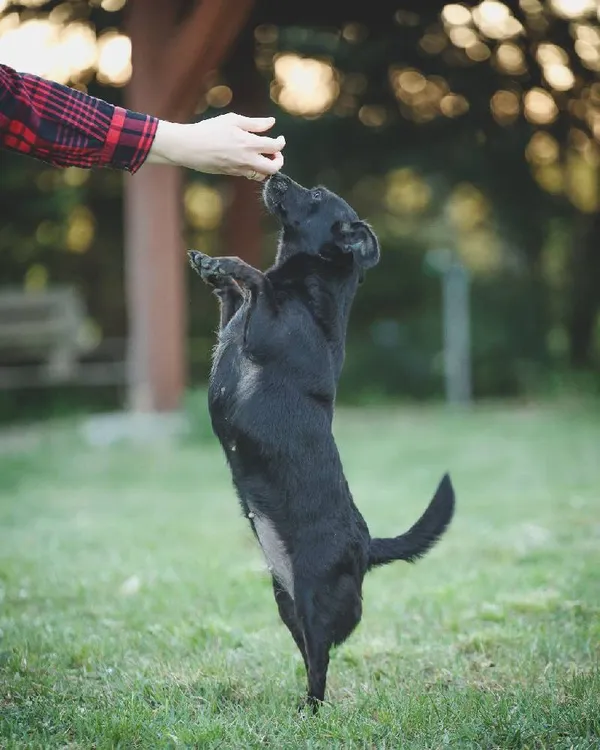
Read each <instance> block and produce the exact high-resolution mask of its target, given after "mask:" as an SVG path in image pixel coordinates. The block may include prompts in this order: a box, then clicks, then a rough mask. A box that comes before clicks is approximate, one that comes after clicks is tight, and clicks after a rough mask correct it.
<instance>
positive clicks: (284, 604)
mask: <svg viewBox="0 0 600 750" xmlns="http://www.w3.org/2000/svg"><path fill="white" fill-rule="evenodd" d="M273 594H274V595H275V602H276V604H277V609H278V610H279V616H280V617H281V619H282V620H283V622H284V624H285V625H286V627H287V629H288V630H289V631H290V633H291V634H292V638H293V639H294V641H295V643H296V646H298V650H299V651H300V653H301V654H302V659H303V660H304V666H305V667H306V670H307V672H308V661H307V659H306V648H305V647H304V635H303V633H302V628H301V626H300V622H299V621H298V618H297V616H296V608H295V606H294V600H293V599H292V597H291V596H290V595H289V594H288V592H287V591H286V590H285V589H284V588H283V587H282V586H281V585H280V583H279V581H277V579H276V578H273Z"/></svg>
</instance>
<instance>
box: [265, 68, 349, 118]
mask: <svg viewBox="0 0 600 750" xmlns="http://www.w3.org/2000/svg"><path fill="white" fill-rule="evenodd" d="M274 69H275V81H274V83H273V85H272V86H271V96H272V97H273V99H274V100H275V101H276V102H277V103H278V104H279V106H281V107H282V108H283V109H286V110H287V111H288V112H291V113H292V114H296V115H303V116H305V117H310V116H313V117H314V116H317V115H321V114H323V113H324V112H327V110H329V109H330V108H331V107H332V106H333V104H334V103H335V100H336V99H337V97H338V95H339V93H340V85H339V81H338V76H337V73H336V71H335V69H334V68H333V66H332V65H331V64H329V63H327V62H324V61H322V60H315V59H313V58H309V57H301V56H300V55H296V54H292V53H285V54H281V55H278V56H277V57H276V58H275V63H274Z"/></svg>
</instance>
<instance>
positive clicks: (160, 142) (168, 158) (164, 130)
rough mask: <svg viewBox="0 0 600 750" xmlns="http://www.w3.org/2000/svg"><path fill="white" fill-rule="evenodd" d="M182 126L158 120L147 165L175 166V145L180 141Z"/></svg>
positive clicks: (176, 163) (176, 162)
mask: <svg viewBox="0 0 600 750" xmlns="http://www.w3.org/2000/svg"><path fill="white" fill-rule="evenodd" d="M182 127H184V126H183V125H181V124H179V123H176V122H168V121H167V120H159V121H158V126H157V128H156V133H155V135H154V141H153V142H152V146H151V147H150V151H149V152H148V157H147V159H146V162H147V163H148V164H175V165H178V164H179V162H178V161H177V155H176V154H177V144H178V142H180V141H181V132H180V131H181V128H182Z"/></svg>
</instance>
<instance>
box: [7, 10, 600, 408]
mask: <svg viewBox="0 0 600 750" xmlns="http://www.w3.org/2000/svg"><path fill="white" fill-rule="evenodd" d="M329 5H332V6H333V5H335V4H328V3H318V2H314V1H313V0H307V2H303V3H302V4H300V3H295V2H294V3H291V2H286V3H278V2H269V1H261V0H257V2H255V3H252V2H248V1H247V0H238V2H235V3H225V2H220V0H204V1H203V2H202V3H194V2H192V1H191V0H190V2H185V0H184V1H182V2H168V1H162V0H153V2H144V3H142V2H139V0H138V1H137V2H135V1H132V0H130V1H129V2H126V1H125V0H94V1H93V2H85V1H84V0H73V1H71V0H62V1H60V2H56V1H52V2H44V1H43V0H27V1H26V2H14V1H12V0H0V61H2V62H3V63H6V64H9V65H11V66H13V67H14V68H16V69H18V70H21V71H28V72H31V73H35V74H38V75H41V76H45V77H48V78H50V79H53V80H56V81H59V82H61V83H65V84H68V85H71V86H74V87H75V88H77V89H80V90H82V91H87V92H89V93H90V94H93V95H96V96H100V97H102V98H105V99H107V100H108V101H110V102H112V103H116V104H121V105H123V106H129V107H132V108H134V109H138V110H141V111H144V112H148V113H151V114H157V115H159V116H162V117H165V118H167V119H172V120H186V119H198V118H202V117H210V116H214V115H218V114H221V113H224V112H226V111H231V110H233V111H236V112H240V113H242V114H250V115H252V114H254V115H258V114H273V115H275V116H276V117H277V125H276V129H275V132H276V134H279V133H283V134H285V136H286V139H287V147H286V150H285V157H286V166H285V171H286V173H287V174H289V175H290V176H292V177H293V178H294V179H296V180H298V181H299V182H301V183H303V184H305V185H314V184H317V183H324V184H325V185H327V186H328V187H329V188H331V189H333V190H335V191H337V192H339V193H340V194H342V195H343V196H344V197H345V198H346V199H347V200H348V201H349V202H350V203H351V204H352V205H353V206H354V207H355V208H356V210H357V211H358V212H359V214H360V215H361V216H362V217H364V218H366V219H368V220H369V221H370V222H371V223H372V225H373V226H374V228H375V230H376V231H377V233H378V235H379V237H380V241H381V244H382V261H381V263H380V265H379V267H378V268H376V269H375V270H373V271H372V272H370V273H369V276H368V280H367V283H366V284H365V285H364V286H363V287H361V289H360V292H359V294H358V297H357V299H356V303H355V307H354V311H353V314H352V320H351V327H350V331H349V338H348V350H347V363H346V367H345V371H344V374H343V377H342V382H341V384H340V393H339V398H340V401H342V402H344V401H345V402H352V403H356V404H365V403H373V402H380V401H384V400H386V399H395V400H424V399H431V400H441V399H444V398H446V399H447V400H449V401H452V402H461V403H468V402H470V401H471V400H473V399H478V400H481V399H497V398H511V399H532V398H538V397H540V396H547V395H548V394H553V395H556V394H559V393H561V392H563V391H572V390H573V389H575V390H578V391H585V392H586V393H587V394H591V393H598V391H599V390H600V172H599V146H600V81H599V80H598V71H600V22H599V17H600V4H599V3H598V2H597V0H551V1H548V2H540V1H539V0H520V1H518V2H517V1H511V2H500V1H499V0H483V2H481V3H479V4H462V3H451V4H443V3H425V2H419V3H417V2H403V1H402V0H398V1H397V2H394V3H390V2H377V1H376V0H372V1H371V2H369V3H363V4H361V6H360V7H359V6H358V5H357V6H356V9H355V12H351V11H350V9H349V7H348V6H347V5H346V4H339V8H340V10H335V9H334V8H333V7H331V8H330V7H328V6H329ZM300 6H301V7H300ZM132 40H133V44H132ZM132 49H133V63H132ZM259 192H260V187H259V186H257V185H256V184H254V183H250V182H248V181H246V180H237V179H232V178H220V177H213V176H205V175H198V174H192V173H190V172H186V173H177V174H173V173H172V170H170V168H166V167H147V168H143V169H142V170H141V171H140V172H139V173H138V174H136V175H135V176H133V177H131V176H129V175H126V176H125V177H123V176H122V175H121V174H120V173H117V172H114V171H110V170H102V171H96V172H90V171H85V170H80V169H75V168H70V169H66V170H58V169H54V168H51V167H48V166H45V165H43V164H41V163H39V162H37V161H34V160H32V159H29V158H25V157H22V156H17V155H13V154H9V153H6V152H2V153H0V279H1V286H0V420H1V421H2V422H4V423H8V422H12V421H15V420H18V419H32V418H37V417H43V416H48V415H51V414H52V415H57V414H65V413H72V412H74V411H81V410H85V411H103V410H111V411H116V410H119V409H121V408H123V407H127V406H128V405H129V406H132V407H133V408H134V409H138V410H142V411H170V410H173V409H176V408H178V407H179V405H180V404H181V403H182V402H183V401H184V400H185V393H186V392H188V391H189V390H193V389H195V388H202V386H203V385H204V384H205V381H206V378H207V375H208V369H209V361H210V353H211V347H212V345H213V343H214V340H215V336H214V330H215V326H216V323H217V305H216V303H215V301H214V299H213V298H212V296H211V295H210V294H208V293H207V290H206V289H205V288H204V287H203V285H202V284H201V283H200V282H199V280H198V279H197V278H195V277H192V274H191V272H188V269H187V267H186V260H185V254H184V249H185V247H189V246H191V247H195V248H197V249H200V250H202V251H204V252H209V253H211V254H233V255H239V256H241V257H243V258H245V259H247V260H248V261H249V262H251V263H254V264H255V265H258V266H260V267H262V268H266V267H267V266H268V265H269V263H270V262H271V261H272V258H273V254H274V249H275V238H276V227H275V225H274V223H273V221H272V219H270V217H268V216H267V215H266V214H265V211H264V209H263V208H262V207H261V204H260V200H259ZM142 269H144V273H143V274H142ZM142 275H143V279H142ZM136 394H137V395H136Z"/></svg>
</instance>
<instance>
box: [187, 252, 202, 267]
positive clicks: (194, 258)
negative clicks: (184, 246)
mask: <svg viewBox="0 0 600 750" xmlns="http://www.w3.org/2000/svg"><path fill="white" fill-rule="evenodd" d="M188 258H189V259H190V263H191V264H192V265H193V266H197V265H198V263H199V262H200V253H199V252H198V251H197V250H189V251H188Z"/></svg>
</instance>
